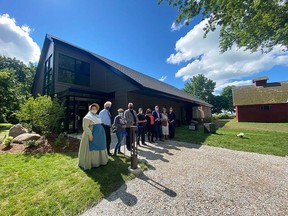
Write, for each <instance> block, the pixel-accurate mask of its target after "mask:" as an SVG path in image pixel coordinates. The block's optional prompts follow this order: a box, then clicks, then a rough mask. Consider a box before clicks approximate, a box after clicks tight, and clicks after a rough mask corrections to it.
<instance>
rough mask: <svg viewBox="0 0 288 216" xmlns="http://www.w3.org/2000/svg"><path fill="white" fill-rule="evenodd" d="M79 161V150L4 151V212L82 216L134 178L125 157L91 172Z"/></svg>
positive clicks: (0, 180) (0, 187)
mask: <svg viewBox="0 0 288 216" xmlns="http://www.w3.org/2000/svg"><path fill="white" fill-rule="evenodd" d="M77 163H78V159H77V154H76V153H73V154H69V155H68V154H67V155H64V154H43V155H39V154H37V155H23V154H0V209H1V211H0V215H5V216H6V215H78V214H79V213H80V212H83V211H84V210H86V209H88V208H89V207H91V206H93V205H95V204H96V203H97V202H99V200H101V199H102V198H103V197H105V196H107V195H108V194H110V193H111V192H113V191H115V190H116V189H117V188H119V187H120V186H121V185H122V184H124V182H125V181H127V180H129V179H131V178H133V177H134V176H133V175H132V174H131V173H129V172H128V166H129V165H130V161H129V160H128V159H126V158H125V157H113V158H112V157H110V160H109V163H108V164H107V165H106V166H102V167H99V168H93V169H92V170H89V171H83V170H82V169H80V168H79V167H78V165H77ZM142 166H143V164H142Z"/></svg>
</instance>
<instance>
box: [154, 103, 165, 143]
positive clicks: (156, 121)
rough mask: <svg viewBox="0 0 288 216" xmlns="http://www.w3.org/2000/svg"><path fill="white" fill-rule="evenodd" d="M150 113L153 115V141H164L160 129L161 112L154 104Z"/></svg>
mask: <svg viewBox="0 0 288 216" xmlns="http://www.w3.org/2000/svg"><path fill="white" fill-rule="evenodd" d="M152 115H153V116H154V129H155V141H156V140H157V139H158V140H161V141H164V140H163V139H162V130H161V119H162V114H161V113H160V111H159V107H158V106H155V110H154V111H153V112H152Z"/></svg>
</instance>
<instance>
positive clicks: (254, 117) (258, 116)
mask: <svg viewBox="0 0 288 216" xmlns="http://www.w3.org/2000/svg"><path fill="white" fill-rule="evenodd" d="M261 106H264V105H250V106H237V107H236V117H237V121H238V122H288V103H286V104H271V106H272V107H271V109H270V110H264V109H261Z"/></svg>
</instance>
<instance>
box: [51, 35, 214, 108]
mask: <svg viewBox="0 0 288 216" xmlns="http://www.w3.org/2000/svg"><path fill="white" fill-rule="evenodd" d="M46 38H47V39H49V40H53V41H57V42H60V43H62V44H64V45H66V46H67V45H68V46H70V47H72V48H74V49H77V50H79V51H82V52H85V53H88V54H90V55H91V56H92V57H94V58H96V60H98V61H99V60H100V61H101V62H102V63H104V64H105V65H106V66H107V67H109V68H110V69H112V71H113V72H115V73H116V74H118V75H124V76H126V77H127V78H128V79H129V80H130V81H132V82H133V83H134V84H136V85H137V86H138V87H140V88H144V89H147V90H153V91H158V92H161V93H164V94H166V95H167V96H168V95H170V96H176V97H178V98H180V99H182V100H185V101H189V102H193V103H196V104H199V105H203V106H208V107H212V105H211V104H209V103H207V102H205V101H203V100H200V99H198V98H196V97H193V96H191V95H190V94H188V93H186V92H184V91H182V90H180V89H178V88H175V87H174V86H171V85H169V84H166V83H164V82H161V81H159V80H157V79H154V78H152V77H150V76H147V75H145V74H143V73H140V72H138V71H135V70H133V69H131V68H129V67H126V66H124V65H121V64H119V63H117V62H114V61H112V60H110V59H107V58H104V57H102V56H100V55H97V54H95V53H92V52H90V51H88V50H84V49H82V48H80V47H77V46H75V45H73V44H70V43H67V42H65V41H63V40H61V39H59V38H56V37H54V36H52V35H46Z"/></svg>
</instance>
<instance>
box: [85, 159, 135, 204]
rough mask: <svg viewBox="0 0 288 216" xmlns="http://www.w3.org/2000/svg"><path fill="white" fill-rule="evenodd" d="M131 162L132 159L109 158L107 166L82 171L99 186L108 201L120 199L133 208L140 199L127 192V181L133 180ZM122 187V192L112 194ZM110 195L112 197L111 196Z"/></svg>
mask: <svg viewBox="0 0 288 216" xmlns="http://www.w3.org/2000/svg"><path fill="white" fill-rule="evenodd" d="M130 161H131V160H130V158H126V157H124V156H121V157H113V158H111V157H109V162H108V164H107V165H105V166H100V167H97V168H92V169H91V170H83V169H82V171H83V172H85V174H86V175H87V176H88V177H90V178H91V179H93V181H95V182H97V183H98V184H99V186H100V191H101V193H102V194H103V196H104V198H106V199H107V200H108V201H113V200H116V199H118V198H120V199H121V200H122V201H123V203H124V204H125V205H127V206H133V205H135V204H136V203H137V201H138V199H137V197H136V196H134V195H133V194H130V193H128V192H127V191H126V189H127V185H126V184H125V180H128V179H129V178H132V176H131V174H130V173H129V171H128V167H129V165H130V164H129V163H130ZM125 176H126V177H125ZM125 178H126V179H125ZM120 187H121V189H120V190H121V192H119V193H116V192H115V193H114V194H111V193H112V192H114V191H116V190H117V189H119V188H120ZM110 194H111V196H109V195H110ZM108 196H109V197H108Z"/></svg>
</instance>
